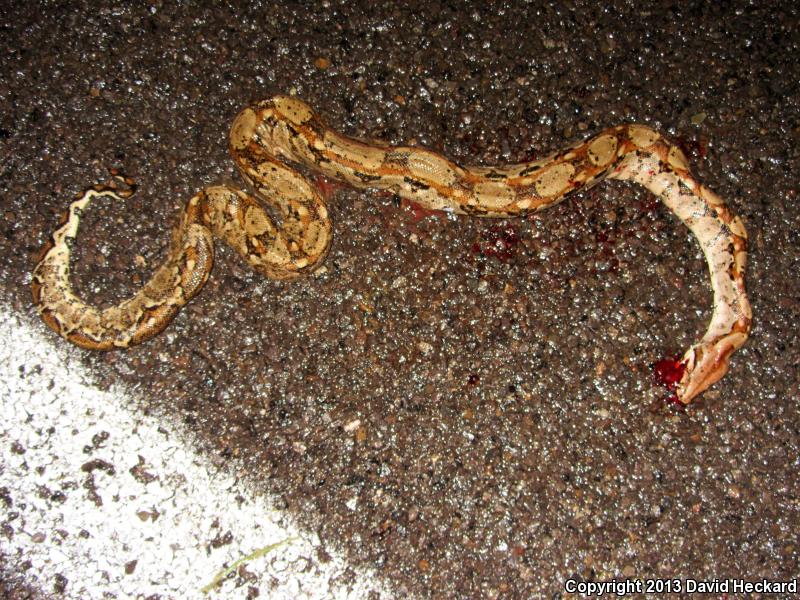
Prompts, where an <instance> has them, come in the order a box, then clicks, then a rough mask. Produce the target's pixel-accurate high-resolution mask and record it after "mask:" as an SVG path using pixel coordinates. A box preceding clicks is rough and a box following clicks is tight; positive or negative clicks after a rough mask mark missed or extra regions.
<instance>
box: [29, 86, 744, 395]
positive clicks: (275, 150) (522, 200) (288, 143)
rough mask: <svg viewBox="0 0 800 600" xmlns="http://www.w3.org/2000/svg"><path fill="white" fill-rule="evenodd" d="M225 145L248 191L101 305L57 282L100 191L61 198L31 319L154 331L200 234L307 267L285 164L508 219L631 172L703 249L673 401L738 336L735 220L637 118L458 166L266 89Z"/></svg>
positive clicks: (300, 182) (194, 221)
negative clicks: (581, 137) (524, 159)
mask: <svg viewBox="0 0 800 600" xmlns="http://www.w3.org/2000/svg"><path fill="white" fill-rule="evenodd" d="M230 151H231V154H232V155H233V158H234V160H235V161H236V164H237V165H238V167H239V170H240V171H241V172H242V175H243V176H244V178H245V179H246V180H247V182H248V183H249V184H250V185H251V186H252V187H253V188H254V190H255V191H256V194H257V195H258V197H259V198H260V199H261V200H262V201H264V202H266V203H268V204H269V205H270V206H271V207H272V209H273V210H274V212H275V213H277V214H278V215H279V216H280V219H279V222H276V221H275V220H274V219H273V218H272V217H271V216H270V214H269V213H268V212H267V211H265V210H264V208H263V207H262V206H261V204H260V203H259V201H258V200H256V199H255V198H253V197H252V196H250V195H248V194H246V193H245V192H242V191H240V190H238V189H234V188H231V187H224V186H215V187H209V188H207V189H204V190H203V191H201V192H200V193H199V194H197V195H196V196H194V197H193V198H192V199H191V200H189V202H188V203H187V205H186V208H185V209H184V211H183V213H182V217H181V220H180V224H179V225H178V227H177V229H176V231H175V234H174V237H173V243H172V246H171V250H170V252H169V255H168V258H167V260H166V262H165V263H164V265H163V266H161V267H160V268H159V269H158V270H157V271H156V272H155V274H154V275H153V277H152V279H150V281H148V282H147V283H146V284H145V285H144V286H143V288H142V289H140V291H139V292H138V293H136V294H135V295H134V296H133V297H131V298H129V299H128V300H125V301H124V302H122V303H120V304H118V305H116V306H111V307H108V308H105V309H102V310H101V309H98V308H96V307H94V306H89V305H87V304H86V303H84V302H83V301H81V300H80V298H78V297H77V295H76V294H75V293H74V292H73V290H72V286H71V284H70V275H69V274H70V249H71V247H72V245H73V242H74V240H75V237H76V235H77V231H78V222H79V220H80V216H81V213H82V211H83V210H84V209H85V208H86V206H87V205H88V204H89V202H90V201H91V200H93V199H94V198H95V197H98V196H112V197H117V198H119V197H120V195H119V194H118V193H117V192H116V191H115V189H114V188H113V187H111V188H109V187H102V186H96V187H95V188H92V189H89V190H86V191H85V192H84V193H83V194H81V195H80V196H79V197H78V198H77V199H76V200H75V201H74V202H73V203H72V204H71V205H70V208H69V211H68V212H67V214H66V216H65V217H64V221H63V222H62V224H61V226H60V227H59V228H58V229H57V230H56V232H55V233H54V234H53V236H52V239H51V240H50V241H49V242H48V244H47V245H46V247H45V248H44V250H43V252H42V257H41V259H40V261H39V263H38V264H37V265H36V268H35V270H34V272H33V282H32V286H33V299H34V303H35V304H36V307H37V309H38V311H39V313H40V314H41V316H42V318H43V319H44V321H45V323H47V325H48V326H50V327H51V328H52V329H53V330H55V331H56V333H58V334H59V335H61V336H63V337H64V338H66V339H67V340H69V341H70V342H73V343H75V344H77V345H79V346H82V347H84V348H89V349H92V350H108V349H112V348H117V347H120V348H125V347H128V346H131V345H133V344H138V343H140V342H143V341H144V340H147V339H148V338H150V337H152V336H154V335H156V334H157V333H158V332H160V331H161V330H162V329H164V327H165V326H166V325H167V324H168V323H169V322H170V320H171V319H172V318H173V317H174V316H175V314H176V313H177V312H178V310H180V308H181V307H182V306H184V305H185V304H186V303H187V302H189V300H190V299H191V298H192V297H193V296H194V295H195V294H197V293H198V292H199V291H200V289H201V288H202V287H203V284H204V283H205V282H206V279H207V278H208V275H209V272H210V270H211V265H212V260H213V246H214V238H220V239H222V240H224V241H225V242H226V243H227V244H229V245H230V246H232V247H233V248H234V249H235V250H236V251H237V252H239V253H240V254H241V255H242V256H243V257H244V259H245V260H247V262H248V263H249V264H250V265H251V266H252V267H253V268H255V269H256V270H258V271H259V272H261V273H263V274H265V275H266V276H268V277H271V278H274V279H291V278H294V277H297V276H299V275H301V274H303V273H307V272H309V271H311V270H313V269H315V268H316V267H317V266H318V265H319V264H320V262H321V261H322V260H323V259H324V258H325V255H326V253H327V251H328V247H329V246H330V242H331V235H332V231H331V221H330V219H329V217H328V209H327V207H326V205H325V200H324V198H323V197H322V195H321V194H320V192H319V191H318V190H317V189H316V188H315V187H314V186H312V185H311V184H310V183H309V182H308V181H306V179H304V178H303V177H302V176H301V175H300V174H299V173H298V172H297V171H295V170H294V169H293V168H292V167H291V166H290V164H293V165H302V166H304V167H307V168H309V169H312V170H314V171H316V172H318V173H322V174H324V175H326V176H328V177H332V178H335V179H338V180H343V181H345V182H347V183H349V184H351V185H353V186H356V187H359V188H379V189H383V190H390V191H391V192H393V193H395V194H398V195H399V196H401V197H403V198H407V199H409V200H412V201H414V202H416V203H418V204H419V205H421V206H423V207H425V208H428V209H432V210H445V211H452V212H455V213H461V214H468V215H475V216H482V217H514V216H519V215H524V214H526V213H529V212H532V211H538V210H541V209H543V208H546V207H548V206H551V205H553V204H555V203H556V202H558V201H560V200H561V199H563V198H564V196H565V195H566V194H567V193H569V192H571V191H573V190H579V189H585V188H587V187H589V186H591V185H593V184H595V183H597V182H599V181H601V180H602V179H604V178H609V179H623V180H631V181H635V182H637V183H639V184H641V185H643V186H644V187H646V188H647V189H648V190H650V191H651V192H653V193H654V194H656V195H657V196H658V197H659V198H660V199H661V200H662V201H663V202H664V204H665V205H666V206H667V207H668V208H669V209H670V210H671V211H672V212H673V213H674V214H675V215H676V216H677V217H678V218H679V219H680V220H681V221H683V223H685V224H686V226H687V227H689V229H690V230H691V231H692V233H694V235H695V236H696V237H697V239H698V240H699V242H700V246H701V247H702V249H703V252H704V253H705V257H706V260H707V262H708V268H709V271H710V274H711V287H712V289H713V292H714V310H713V314H712V316H711V322H710V324H709V327H708V330H707V331H706V333H705V335H704V336H703V337H702V339H700V340H699V341H698V342H697V343H695V344H694V345H693V346H692V347H691V348H689V350H688V351H687V352H686V353H685V355H684V356H683V358H682V360H681V361H680V369H681V371H680V372H681V373H682V375H681V374H680V373H679V376H678V377H676V381H674V382H673V384H674V391H675V395H676V396H677V399H678V400H680V401H681V402H683V403H688V402H689V401H690V400H691V399H692V398H694V397H695V396H697V395H698V394H699V393H701V392H702V391H704V390H705V389H706V388H708V387H709V386H710V385H711V384H713V383H714V382H716V381H717V380H719V379H720V378H721V377H722V376H723V375H724V374H725V372H726V371H727V370H728V361H729V357H730V355H731V353H732V352H733V351H735V350H736V349H737V348H739V347H740V346H741V345H742V344H744V342H745V340H746V339H747V335H748V333H749V330H750V323H751V311H750V304H749V302H748V300H747V296H746V293H745V284H744V271H745V262H746V257H747V252H746V241H747V233H746V232H745V228H744V225H743V224H742V221H741V220H740V219H739V218H738V217H736V216H734V215H733V214H732V213H731V212H730V210H728V208H726V206H725V204H724V203H723V201H722V200H721V199H720V198H719V197H718V196H717V195H716V194H714V193H713V192H712V191H711V190H709V189H708V188H707V187H705V186H704V185H702V184H700V183H699V182H698V181H697V180H696V179H695V178H694V177H693V176H692V174H691V173H690V171H689V166H688V164H687V160H686V157H685V156H684V154H683V153H682V152H681V150H680V149H679V148H678V147H677V146H675V145H673V144H671V143H669V142H668V141H667V140H665V139H664V138H663V137H662V136H661V135H660V134H658V133H657V132H655V131H653V130H652V129H650V128H648V127H645V126H642V125H620V126H617V127H614V128H611V129H607V130H605V131H603V132H601V133H599V134H597V135H595V136H594V137H592V138H590V139H588V140H586V141H584V142H581V143H579V144H577V145H573V146H571V147H569V148H567V149H564V150H562V151H560V152H556V153H554V154H551V155H550V156H548V157H546V158H545V159H543V160H537V161H534V162H528V163H522V164H516V165H510V166H506V167H462V166H460V165H457V164H455V163H453V162H451V161H449V160H447V159H446V158H444V157H443V156H441V155H439V154H436V153H434V152H431V151H429V150H425V149H421V148H415V147H404V146H389V145H386V144H383V143H380V142H369V143H364V142H361V141H358V140H355V139H352V138H348V137H346V136H343V135H341V134H339V133H337V132H335V131H333V130H332V129H330V128H328V127H327V126H326V125H325V123H324V122H323V121H322V120H321V119H320V118H319V117H318V116H317V115H316V114H315V113H314V112H313V111H312V109H311V108H310V107H309V106H308V105H307V104H305V103H303V102H301V101H300V100H298V99H296V98H293V97H284V96H278V97H275V98H272V99H270V100H266V101H262V102H259V103H256V104H254V105H252V106H250V107H248V108H245V109H244V110H243V111H242V112H241V113H239V115H238V116H237V117H236V120H235V121H234V123H233V127H232V128H231V133H230Z"/></svg>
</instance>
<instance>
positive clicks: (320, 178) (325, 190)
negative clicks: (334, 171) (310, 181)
mask: <svg viewBox="0 0 800 600" xmlns="http://www.w3.org/2000/svg"><path fill="white" fill-rule="evenodd" d="M314 183H315V184H316V185H317V188H318V189H319V191H320V192H321V193H322V197H323V198H325V199H328V198H330V197H331V196H332V195H333V194H334V192H336V191H337V190H341V189H345V188H347V187H348V186H347V185H346V184H343V183H340V182H338V181H334V180H332V179H328V178H327V177H325V176H324V175H316V176H315V177H314Z"/></svg>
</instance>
